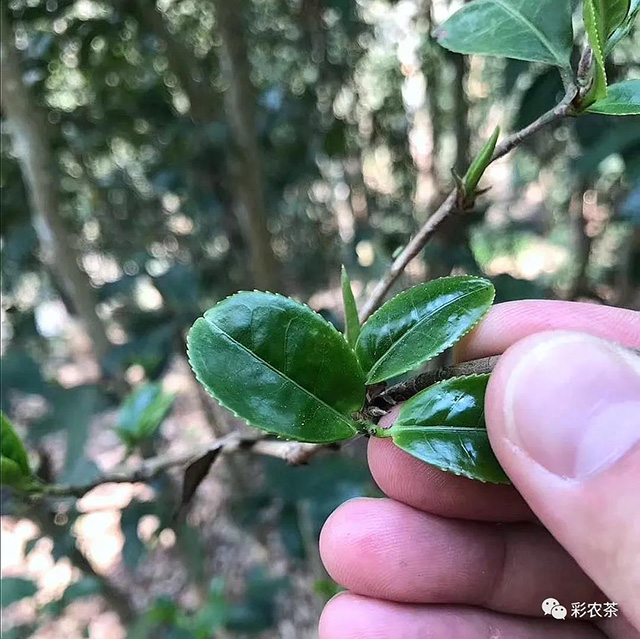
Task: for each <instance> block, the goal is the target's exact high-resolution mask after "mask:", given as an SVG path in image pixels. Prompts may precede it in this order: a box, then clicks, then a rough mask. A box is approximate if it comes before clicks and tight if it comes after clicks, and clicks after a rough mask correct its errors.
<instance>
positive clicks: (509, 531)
mask: <svg viewBox="0 0 640 639" xmlns="http://www.w3.org/2000/svg"><path fill="white" fill-rule="evenodd" d="M547 331H553V332H547ZM587 333H588V334H589V335H586V334H587ZM592 336H595V337H592ZM604 340H607V341H604ZM613 343H617V344H620V345H623V346H625V347H627V348H640V313H638V312H634V311H626V310H621V309H614V308H606V307H602V306H593V305H587V304H577V303H568V302H533V301H532V302H516V303H509V304H502V305H498V306H496V307H495V308H494V309H492V311H491V312H490V313H489V315H488V316H487V318H486V319H485V320H484V321H483V323H482V324H481V325H480V326H479V327H478V329H476V330H475V331H474V332H473V333H472V334H471V335H469V336H468V338H467V339H466V340H464V342H463V343H462V344H461V348H460V349H459V350H458V352H457V356H458V359H462V360H465V359H474V358H478V357H483V356H487V355H496V354H500V353H503V352H504V355H503V356H502V357H501V358H500V361H499V364H498V366H497V368H496V370H495V371H494V373H493V375H492V377H491V381H490V383H489V388H488V390H487V398H486V417H487V426H488V430H489V436H490V439H491V443H492V446H493V449H494V451H495V453H496V455H497V457H498V459H499V460H500V462H501V464H502V466H503V467H504V469H505V470H506V472H507V473H508V474H509V476H510V477H511V479H512V481H513V486H497V485H489V484H481V483H478V482H473V481H470V480H467V479H465V478H462V477H456V476H454V475H449V474H446V473H443V472H441V471H439V470H437V469H435V468H433V467H430V466H428V465H426V464H423V463H421V462H419V461H417V460H415V459H414V458H412V457H410V456H409V455H407V454H406V453H404V452H403V451H401V450H399V449H398V448H396V447H395V446H393V444H392V443H391V442H389V441H388V440H384V439H371V440H370V442H369V465H370V467H371V472H372V474H373V476H374V478H375V480H376V482H377V483H378V485H379V486H380V488H381V489H382V490H383V492H384V493H385V494H386V495H387V496H388V497H389V499H357V500H353V501H350V502H348V503H346V504H344V505H343V506H341V507H340V508H339V509H338V510H337V511H336V512H335V513H334V514H333V515H332V516H331V517H330V519H329V520H328V522H327V523H326V525H325V527H324V529H323V532H322V535H321V539H320V548H321V553H322V558H323V561H324V563H325V566H326V567H327V570H328V571H329V573H330V575H331V576H332V577H333V578H334V579H335V580H336V581H337V582H338V583H339V584H341V585H342V586H344V587H345V588H347V589H348V591H349V592H348V593H345V594H341V595H339V596H338V597H336V598H334V599H333V600H332V601H331V602H330V603H329V604H328V605H327V607H326V608H325V611H324V613H323V615H322V619H321V621H320V639H427V638H428V639H497V638H504V639H603V638H604V637H609V638H610V639H638V638H640V357H638V356H637V355H634V354H632V353H631V352H630V351H626V350H623V349H621V348H619V347H618V346H615V345H614V344H613ZM393 418H394V415H393V414H391V415H388V416H386V417H385V418H384V419H385V421H383V422H382V425H387V426H388V425H389V424H390V423H391V422H392V420H393ZM550 597H553V598H555V599H557V600H559V601H560V603H561V604H562V605H564V606H565V607H566V608H567V609H568V616H567V619H566V620H564V621H562V620H556V619H552V618H550V617H549V616H547V617H545V615H544V613H543V611H542V608H541V604H542V602H543V601H544V600H545V599H547V598H550ZM574 602H585V603H591V602H598V603H604V602H615V603H617V604H618V605H619V610H620V613H619V616H618V617H614V618H608V619H604V618H602V619H599V618H594V619H592V620H587V621H576V620H573V619H572V618H571V613H572V608H571V604H572V603H574ZM603 610H604V609H600V611H601V614H602V611H603ZM587 619H588V615H587Z"/></svg>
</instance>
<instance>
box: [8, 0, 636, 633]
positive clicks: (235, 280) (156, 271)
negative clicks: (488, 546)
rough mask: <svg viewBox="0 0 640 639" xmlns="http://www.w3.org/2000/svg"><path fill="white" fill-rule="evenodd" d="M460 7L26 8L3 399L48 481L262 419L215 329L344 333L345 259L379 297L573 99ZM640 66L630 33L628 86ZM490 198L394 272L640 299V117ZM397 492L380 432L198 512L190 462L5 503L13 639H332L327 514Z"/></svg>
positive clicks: (564, 144)
mask: <svg viewBox="0 0 640 639" xmlns="http://www.w3.org/2000/svg"><path fill="white" fill-rule="evenodd" d="M459 6H460V3H459V2H456V1H454V0H452V1H449V0H431V2H430V1H429V0H398V1H394V0H367V1H365V0H357V1H356V0H236V1H235V2H233V3H229V2H227V1H226V0H157V1H154V0H127V1H125V0H104V1H102V0H3V1H2V25H3V26H2V39H3V121H2V171H1V176H0V183H1V186H2V196H1V197H2V201H1V206H2V223H1V227H0V233H1V242H2V245H1V246H2V342H1V348H2V389H1V390H2V393H1V403H2V409H3V410H4V411H5V412H7V413H8V414H9V415H10V417H11V418H12V419H13V421H14V422H15V424H16V425H17V427H18V429H19V431H20V433H21V434H22V435H23V436H24V437H25V439H26V441H27V443H28V446H29V449H30V451H31V454H32V457H33V459H34V463H36V465H37V467H38V472H39V474H40V475H41V476H42V477H43V478H45V479H47V480H56V481H61V482H62V481H63V482H74V481H75V482H86V481H90V480H91V478H92V477H94V476H95V475H96V473H97V472H98V469H99V468H106V467H109V466H113V465H115V464H116V463H117V462H118V461H120V460H122V459H124V458H125V457H126V456H138V457H150V456H153V455H155V454H157V453H158V452H162V451H166V450H169V449H171V450H180V449H181V447H186V446H189V445H192V444H193V443H194V442H198V441H206V440H207V439H209V438H211V437H212V436H220V435H222V434H224V433H226V432H228V431H229V430H231V429H234V428H239V427H242V426H241V425H238V424H236V423H235V422H234V421H233V420H232V419H231V418H230V417H229V416H227V415H225V414H223V413H221V412H220V411H219V410H218V409H217V407H216V406H214V405H213V404H212V403H211V402H210V401H209V400H208V398H207V397H206V396H204V394H203V393H202V391H200V390H199V389H198V387H197V385H196V384H195V382H194V380H193V378H192V376H191V374H190V372H189V370H188V367H187V366H186V363H185V358H184V355H185V352H184V351H185V348H184V337H185V333H186V330H187V329H188V327H189V325H190V323H191V322H192V321H193V320H194V318H195V317H197V316H198V315H199V314H200V313H202V312H203V310H205V309H206V308H208V307H209V306H211V305H213V304H214V303H215V302H216V301H218V300H220V299H221V298H223V297H225V296H227V295H229V294H230V293H232V292H234V291H236V290H238V289H246V288H252V287H254V286H255V287H258V288H265V289H268V290H272V291H278V292H283V293H286V294H289V295H294V296H296V297H297V298H299V299H302V300H303V301H305V302H307V303H309V304H310V305H311V306H312V307H313V308H315V309H317V310H319V311H320V312H321V313H322V314H323V315H325V317H327V318H328V319H330V320H331V321H333V322H334V323H336V325H338V326H341V322H342V316H341V309H340V304H339V272H340V271H339V267H340V264H341V263H344V264H345V265H346V266H347V268H348V270H349V272H350V274H351V276H352V280H353V281H354V286H355V289H356V293H357V295H359V297H360V299H362V298H363V297H364V296H365V295H366V292H367V290H370V288H371V286H372V284H374V283H375V281H376V279H377V278H378V277H380V275H381V274H382V273H383V272H384V270H385V268H386V267H387V266H388V264H389V263H390V261H391V259H392V257H393V256H394V254H396V252H397V251H398V250H400V249H401V248H402V247H403V246H404V244H405V243H406V242H407V241H408V239H409V237H410V236H411V234H412V232H414V231H415V230H416V229H417V228H418V227H419V226H420V224H421V223H422V222H424V220H425V219H426V217H427V216H428V215H429V212H430V211H432V210H433V209H434V207H435V206H437V205H438V204H439V203H440V202H441V201H442V199H443V197H444V196H445V195H446V193H447V190H448V189H450V188H451V185H452V179H451V173H450V170H451V168H455V169H456V170H457V172H458V173H461V174H462V173H464V170H465V168H466V166H467V165H468V162H469V159H470V157H472V155H473V153H474V152H476V151H477V150H478V149H479V148H480V146H481V145H482V143H483V142H484V140H485V139H486V138H487V137H488V135H489V134H490V132H491V131H492V130H493V128H494V127H495V126H496V125H497V124H500V126H501V127H502V130H503V131H504V132H508V131H513V130H516V129H517V128H520V127H522V126H525V125H526V124H528V123H530V122H531V121H532V120H534V119H535V118H536V117H537V116H539V115H540V114H541V113H543V112H544V111H545V110H547V109H549V108H550V107H552V106H553V104H555V102H556V101H557V100H558V99H559V97H561V95H562V92H563V91H562V83H561V81H560V76H559V74H558V72H557V70H556V69H552V68H549V67H546V66H543V65H537V64H526V63H522V62H518V61H505V60H498V59H493V58H476V57H472V58H464V57H462V56H459V55H457V54H453V53H450V52H447V51H445V50H443V49H441V48H440V47H438V45H437V44H436V43H435V42H434V41H433V39H432V37H431V35H430V33H431V31H432V29H433V27H434V26H436V25H437V24H439V23H441V22H442V21H443V20H444V19H446V17H448V15H450V13H451V12H452V11H453V10H455V9H456V8H458V7H459ZM639 52H640V32H638V30H637V29H636V30H635V31H634V32H632V34H631V37H630V38H628V39H627V40H625V41H623V42H622V43H621V44H620V45H619V46H618V48H617V49H616V50H615V52H614V55H613V57H612V62H611V68H610V69H609V70H608V74H609V76H610V80H612V81H615V80H616V79H619V78H629V77H631V78H633V77H636V78H637V77H640V54H639ZM12 74H13V75H12ZM10 76H11V77H10ZM10 81H14V82H15V83H17V84H16V86H17V85H18V84H19V87H18V89H17V90H15V87H14V88H13V89H12V90H11V91H7V86H8V84H6V83H9V82H10ZM13 92H15V95H14V94H13ZM10 99H14V103H13V108H12V105H11V104H10V103H9V100H10ZM16 105H17V106H18V107H19V108H16ZM10 112H12V113H13V115H11V117H9V114H10ZM21 163H22V164H21ZM483 184H484V185H485V186H490V187H491V190H490V191H489V192H488V193H487V194H486V195H484V196H483V197H482V198H480V199H479V201H478V205H477V207H476V209H475V210H474V211H472V212H469V213H468V214H466V215H465V217H463V218H460V217H457V218H454V219H452V220H451V222H450V223H448V224H447V225H446V227H445V228H443V229H442V232H441V233H440V234H439V235H438V237H437V238H436V239H435V241H433V242H432V243H430V244H429V245H428V247H427V248H426V249H425V250H424V251H423V253H422V255H421V256H420V257H419V259H418V260H415V261H414V262H413V263H412V264H411V265H410V267H409V269H408V270H407V272H406V273H405V274H404V275H403V278H402V281H401V283H400V286H402V287H406V286H408V285H410V284H413V283H416V282H419V281H424V280H425V279H428V278H432V277H436V276H440V275H445V274H449V273H452V272H468V273H484V274H485V275H487V276H488V277H490V278H491V279H492V280H493V281H494V283H495V285H496V288H497V292H498V300H499V301H509V300H517V299H524V298H552V299H554V298H555V299H582V300H586V301H591V302H593V303H600V304H602V303H604V304H615V305H619V306H624V307H628V308H636V309H638V308H640V118H637V117H631V118H606V117H604V116H595V115H588V116H583V117H581V118H579V119H569V120H565V121H564V122H562V123H561V124H560V125H558V126H556V127H555V128H551V129H549V130H545V131H543V132H541V133H540V134H539V135H537V136H535V137H534V138H533V139H531V141H530V142H528V143H527V144H525V145H524V146H522V147H521V148H519V149H518V150H517V152H515V153H514V154H512V155H511V156H510V157H508V158H506V159H505V160H502V161H500V162H498V163H496V164H494V165H492V166H491V167H490V169H489V171H488V172H487V175H486V177H485V178H484V181H483ZM375 490H376V489H375V487H374V486H373V485H372V482H371V480H370V478H369V476H368V473H367V471H366V465H365V462H364V446H363V442H356V443H355V444H353V445H351V444H350V445H349V446H347V447H346V450H345V451H344V452H343V453H341V455H340V456H339V457H337V456H333V457H332V456H331V455H327V456H325V457H321V458H318V459H316V460H314V462H313V466H312V467H310V468H290V467H288V466H286V465H285V464H284V463H283V462H279V461H277V460H271V461H268V462H265V461H264V460H259V459H257V458H255V457H248V456H247V457H243V456H241V455H239V456H237V457H233V458H229V459H224V460H223V461H222V462H221V463H220V464H217V465H216V467H215V468H214V471H213V473H212V475H211V476H210V477H209V478H208V479H207V480H206V481H205V483H204V484H203V487H202V489H201V490H200V491H199V493H198V496H197V498H196V500H195V503H194V504H193V505H192V507H191V509H190V512H189V513H188V515H187V516H186V517H182V518H178V519H176V518H175V517H174V513H175V504H176V498H177V495H178V494H179V476H177V475H174V474H172V473H166V474H164V475H161V476H160V477H158V478H157V479H156V480H155V481H154V482H153V483H152V484H150V485H145V486H141V485H136V486H129V485H122V486H117V487H114V486H111V487H109V486H107V487H101V488H99V489H97V490H95V491H93V492H92V493H90V494H89V495H87V496H86V497H84V498H83V499H81V500H79V501H78V502H74V503H71V502H64V501H62V502H60V501H59V502H55V503H42V502H40V503H37V504H27V503H23V502H21V501H19V500H16V499H15V497H14V496H12V495H11V494H9V493H8V492H6V491H3V492H2V513H3V523H2V526H3V528H2V535H3V551H2V566H3V580H2V607H3V609H4V612H5V614H3V620H2V623H3V633H4V634H3V636H4V637H6V638H7V639H18V638H20V637H37V638H39V639H44V638H49V637H60V636H65V637H69V638H70V639H73V638H76V637H91V638H92V639H98V638H101V637H109V638H110V639H114V638H118V637H126V636H128V637H131V638H135V639H143V638H147V637H154V638H158V639H160V638H163V639H164V638H167V639H169V638H171V639H178V638H180V639H182V638H196V639H199V638H208V637H222V638H224V637H236V636H237V637H243V636H248V635H252V636H261V637H264V638H271V637H283V638H291V639H302V638H305V637H314V636H315V623H316V620H317V616H318V613H319V610H320V609H321V607H322V603H323V601H325V600H326V599H327V598H328V597H330V596H331V595H332V594H333V593H334V592H335V588H336V586H335V584H332V583H331V582H330V581H329V580H328V578H327V575H326V574H325V573H324V570H323V568H322V566H321V564H320V562H319V557H318V554H317V549H316V545H317V544H316V541H317V536H318V533H319V530H320V527H321V525H322V522H323V521H324V520H325V519H326V517H327V516H328V514H329V513H330V512H331V510H332V509H333V508H335V507H336V506H337V505H338V504H339V503H341V502H342V501H344V500H345V499H347V498H350V497H354V496H358V495H367V494H371V495H374V494H376V492H375Z"/></svg>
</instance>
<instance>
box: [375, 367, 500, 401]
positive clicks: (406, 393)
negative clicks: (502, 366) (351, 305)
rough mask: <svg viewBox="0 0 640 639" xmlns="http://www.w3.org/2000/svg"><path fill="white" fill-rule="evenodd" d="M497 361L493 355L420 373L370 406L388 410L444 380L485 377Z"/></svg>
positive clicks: (384, 394) (381, 395) (391, 389)
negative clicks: (472, 376) (476, 376)
mask: <svg viewBox="0 0 640 639" xmlns="http://www.w3.org/2000/svg"><path fill="white" fill-rule="evenodd" d="M498 359H500V357H499V356H498V355H494V356H492V357H483V358H482V359H474V360H472V361H470V362H463V363H461V364H454V365H453V366H447V367H445V368H439V369H438V370H435V371H427V372H426V373H422V375H418V376H417V377H414V378H413V379H409V380H407V381H406V382H401V383H400V384H396V385H395V386H390V387H389V388H387V389H385V390H384V391H382V392H381V393H380V394H379V395H377V396H376V397H374V398H373V400H372V401H371V404H372V405H373V406H376V407H379V408H382V409H385V408H386V409H387V410H388V409H389V408H390V407H392V406H395V405H396V404H399V403H400V402H406V401H407V400H408V399H411V398H412V397H413V396H414V395H417V394H418V393H419V392H420V391H423V390H424V389H425V388H428V387H429V386H433V384H437V383H438V382H442V381H444V380H445V379H450V378H452V377H461V376H464V375H486V374H488V373H490V372H491V371H492V370H493V369H494V368H495V366H496V364H497V363H498Z"/></svg>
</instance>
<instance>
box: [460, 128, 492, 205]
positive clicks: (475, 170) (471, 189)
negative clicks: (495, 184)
mask: <svg viewBox="0 0 640 639" xmlns="http://www.w3.org/2000/svg"><path fill="white" fill-rule="evenodd" d="M499 135H500V127H499V126H497V127H496V128H495V130H494V132H493V133H492V134H491V137H490V138H489V139H488V140H487V141H486V142H485V143H484V145H483V147H482V149H481V150H480V153H478V157H476V159H475V160H474V161H473V162H472V163H471V166H470V167H469V170H468V171H467V174H466V175H465V178H464V187H465V192H466V194H467V196H469V197H473V195H474V193H475V190H476V187H477V186H478V182H480V178H481V177H482V176H483V175H484V172H485V171H486V170H487V167H488V166H489V162H491V156H492V155H493V152H494V151H495V149H496V143H497V142H498V136H499Z"/></svg>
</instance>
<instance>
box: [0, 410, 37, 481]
mask: <svg viewBox="0 0 640 639" xmlns="http://www.w3.org/2000/svg"><path fill="white" fill-rule="evenodd" d="M0 421H1V422H2V426H1V428H2V430H1V436H2V438H1V445H0V448H1V454H0V473H1V479H2V483H3V484H6V485H7V486H14V487H19V486H20V485H21V484H23V483H24V482H25V481H27V480H28V479H29V478H30V477H31V466H30V464H29V457H28V456H27V451H26V450H25V448H24V446H23V444H22V440H21V439H20V437H18V435H17V434H16V432H15V430H14V429H13V426H12V425H11V422H10V421H9V420H8V419H7V417H6V416H5V414H4V413H0Z"/></svg>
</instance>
